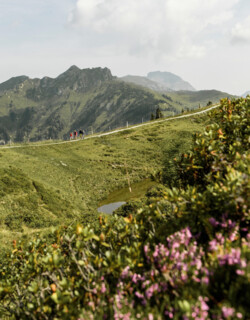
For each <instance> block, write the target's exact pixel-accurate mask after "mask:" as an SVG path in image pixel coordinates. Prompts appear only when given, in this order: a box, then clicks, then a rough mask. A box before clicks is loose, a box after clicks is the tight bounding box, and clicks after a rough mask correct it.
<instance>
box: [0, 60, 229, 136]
mask: <svg viewBox="0 0 250 320" xmlns="http://www.w3.org/2000/svg"><path fill="white" fill-rule="evenodd" d="M225 96H227V94H225V93H220V92H216V93H215V92H213V91H211V92H210V91H207V92H205V91H204V92H200V91H197V92H191V91H189V92H187V91H186V92H166V93H164V94H163V93H159V92H155V91H152V90H149V89H147V88H143V87H141V86H138V85H135V84H132V83H125V82H124V81H121V80H120V79H117V78H116V77H113V76H112V74H111V72H110V70H109V69H107V68H103V69H102V68H93V69H83V70H81V69H79V68H77V67H76V66H72V67H70V68H69V69H68V70H67V71H65V72H64V73H62V74H61V75H59V76H58V77H57V78H55V79H52V78H48V77H45V78H43V79H29V78H28V77H25V76H21V77H17V78H12V79H10V80H8V81H6V82H4V83H2V84H0V140H1V139H3V140H5V141H9V140H12V141H36V140H42V139H50V138H51V139H62V138H64V139H68V137H69V133H70V132H71V131H73V130H79V129H84V130H85V131H86V132H90V131H94V132H97V131H104V130H109V129H114V128H116V127H122V126H126V124H127V122H128V123H129V124H135V123H140V122H142V121H147V120H149V119H150V117H151V113H155V110H156V108H157V107H160V108H161V110H162V111H163V115H164V116H168V115H173V114H178V113H180V112H181V111H182V110H185V109H187V108H189V109H196V108H198V107H199V104H202V105H206V103H207V102H208V101H209V100H211V101H213V102H217V101H218V100H219V99H221V98H223V97H225Z"/></svg>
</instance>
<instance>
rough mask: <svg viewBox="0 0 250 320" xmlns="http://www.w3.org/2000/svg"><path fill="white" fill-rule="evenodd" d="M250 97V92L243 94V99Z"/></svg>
mask: <svg viewBox="0 0 250 320" xmlns="http://www.w3.org/2000/svg"><path fill="white" fill-rule="evenodd" d="M248 95H250V90H249V91H246V92H245V93H243V94H242V95H241V96H242V97H243V98H246V96H248Z"/></svg>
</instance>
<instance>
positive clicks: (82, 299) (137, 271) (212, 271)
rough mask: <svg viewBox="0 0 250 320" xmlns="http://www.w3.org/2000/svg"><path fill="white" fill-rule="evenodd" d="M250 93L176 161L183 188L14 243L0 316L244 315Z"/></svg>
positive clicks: (2, 283)
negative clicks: (129, 209)
mask: <svg viewBox="0 0 250 320" xmlns="http://www.w3.org/2000/svg"><path fill="white" fill-rule="evenodd" d="M249 106H250V98H247V99H240V100H237V101H233V102H231V101H229V100H223V101H222V102H221V107H220V108H219V109H218V110H217V111H214V112H213V114H212V118H213V119H215V120H216V123H215V124H213V125H212V126H210V127H209V128H206V130H205V133H204V135H200V136H196V137H195V140H194V147H193V149H192V151H191V152H190V153H189V154H186V155H183V156H182V157H181V159H180V160H177V161H175V166H176V174H177V176H176V181H178V186H179V188H176V187H175V188H163V189H161V193H160V195H159V197H157V195H154V198H149V199H148V201H147V203H146V204H145V205H144V206H143V207H142V208H140V209H138V210H137V213H133V214H129V213H126V217H122V216H114V218H113V220H112V221H110V222H107V221H106V220H105V218H103V217H100V218H99V227H98V228H96V229H93V227H90V226H85V227H83V226H81V225H77V226H75V227H67V228H61V229H58V230H56V231H55V233H54V235H53V236H52V239H53V242H52V244H49V243H48V242H47V241H46V239H45V240H42V239H39V237H38V238H37V239H36V240H34V241H31V242H29V243H21V242H19V243H14V244H13V246H14V248H13V251H12V253H10V254H9V256H8V257H6V259H5V260H3V261H2V262H1V264H0V299H1V300H0V301H1V302H0V315H1V314H2V315H3V316H9V317H13V318H16V319H79V320H80V319H81V320H83V319H86V320H87V319H117V320H118V319H148V320H154V319H157V320H158V319H184V320H186V319H196V320H198V319H218V320H224V319H247V318H250V310H249V301H250V287H249V280H250V279H249V269H250V266H249V254H250V234H249V233H248V225H249V202H248V201H249V199H248V197H247V195H248V194H249V179H248V178H249V152H248V150H249V114H248V113H249Z"/></svg>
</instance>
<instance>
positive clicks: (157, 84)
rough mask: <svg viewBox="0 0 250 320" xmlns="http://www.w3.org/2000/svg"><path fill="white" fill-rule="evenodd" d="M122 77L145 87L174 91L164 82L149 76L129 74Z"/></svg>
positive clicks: (126, 80) (160, 90)
mask: <svg viewBox="0 0 250 320" xmlns="http://www.w3.org/2000/svg"><path fill="white" fill-rule="evenodd" d="M120 79H121V80H122V81H125V82H128V83H134V84H137V85H139V86H142V87H144V88H148V89H151V90H154V91H158V92H165V91H170V92H171V91H173V90H172V89H170V88H168V87H167V86H166V85H165V84H164V83H161V82H156V81H152V80H150V79H149V78H147V77H141V76H131V75H127V76H125V77H121V78H120Z"/></svg>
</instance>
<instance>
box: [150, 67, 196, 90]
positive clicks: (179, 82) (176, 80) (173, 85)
mask: <svg viewBox="0 0 250 320" xmlns="http://www.w3.org/2000/svg"><path fill="white" fill-rule="evenodd" d="M147 78H148V79H150V80H153V81H155V82H158V83H162V84H165V85H167V86H168V87H169V88H170V89H172V90H175V91H178V90H187V91H195V88H194V87H193V86H192V85H191V84H190V83H189V82H187V81H184V80H183V79H182V78H181V77H179V76H177V75H176V74H174V73H171V72H166V71H165V72H161V71H154V72H149V73H148V75H147Z"/></svg>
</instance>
